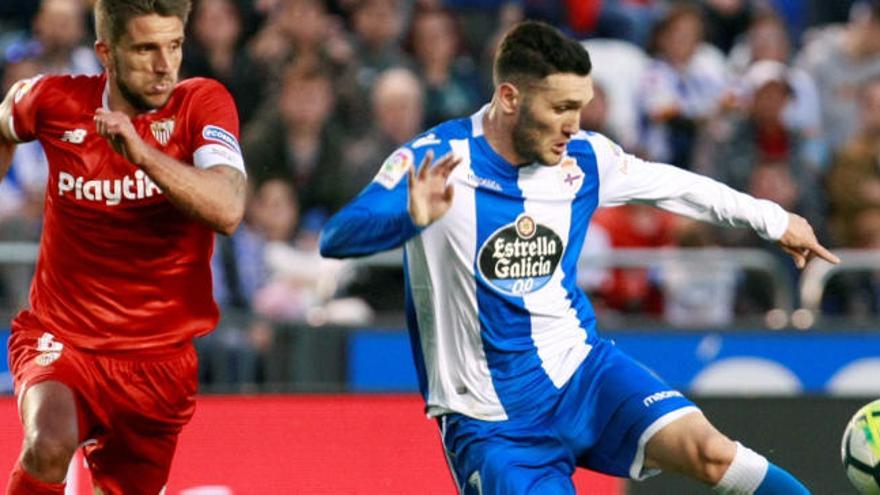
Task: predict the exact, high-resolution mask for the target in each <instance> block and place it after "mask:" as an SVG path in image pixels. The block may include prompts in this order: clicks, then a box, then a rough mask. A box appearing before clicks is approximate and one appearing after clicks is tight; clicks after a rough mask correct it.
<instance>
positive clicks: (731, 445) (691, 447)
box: [645, 412, 810, 495]
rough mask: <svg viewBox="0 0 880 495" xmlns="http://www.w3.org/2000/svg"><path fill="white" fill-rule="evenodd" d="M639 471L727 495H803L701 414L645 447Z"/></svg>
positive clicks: (775, 468)
mask: <svg viewBox="0 0 880 495" xmlns="http://www.w3.org/2000/svg"><path fill="white" fill-rule="evenodd" d="M645 467H647V468H659V469H662V470H664V471H672V472H677V473H681V474H684V475H687V476H690V477H692V478H695V479H698V480H700V481H702V482H703V483H706V484H707V485H710V486H712V487H713V489H714V490H715V491H716V492H718V493H723V494H727V495H750V494H754V493H761V494H762V495H808V494H809V493H810V492H809V491H808V490H807V489H806V487H804V486H803V485H802V484H801V482H800V481H798V480H797V479H796V478H794V477H793V476H792V475H791V474H789V473H788V472H787V471H785V470H784V469H782V468H780V467H778V466H776V465H775V464H773V463H771V462H769V461H768V460H767V459H766V458H764V457H763V456H761V455H760V454H757V453H756V452H754V451H752V450H750V449H748V448H746V447H745V446H743V445H742V444H739V443H737V442H733V441H732V440H730V439H729V438H727V437H726V436H724V435H723V434H722V433H721V432H719V431H718V430H717V429H715V427H714V426H712V424H711V423H709V421H708V420H707V419H706V417H705V416H703V414H702V413H699V412H695V413H693V414H688V415H686V416H683V417H681V418H680V419H678V420H676V421H673V422H672V423H670V424H669V425H667V426H666V427H664V428H663V429H661V430H660V431H659V432H657V433H656V434H655V435H654V436H653V437H652V438H651V439H650V440H649V441H648V444H647V445H646V446H645Z"/></svg>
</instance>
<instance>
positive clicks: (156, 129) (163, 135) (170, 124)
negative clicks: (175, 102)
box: [150, 119, 174, 146]
mask: <svg viewBox="0 0 880 495" xmlns="http://www.w3.org/2000/svg"><path fill="white" fill-rule="evenodd" d="M150 132H152V133H153V137H154V138H156V141H158V142H159V144H161V145H162V146H165V145H166V144H168V140H169V139H171V134H173V133H174V119H163V120H157V121H156V122H153V123H152V124H150Z"/></svg>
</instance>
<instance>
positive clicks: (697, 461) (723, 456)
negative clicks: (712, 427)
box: [692, 433, 736, 485]
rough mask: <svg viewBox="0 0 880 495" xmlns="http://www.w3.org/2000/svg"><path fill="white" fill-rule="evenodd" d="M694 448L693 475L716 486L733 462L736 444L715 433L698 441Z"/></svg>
mask: <svg viewBox="0 0 880 495" xmlns="http://www.w3.org/2000/svg"><path fill="white" fill-rule="evenodd" d="M695 447H696V448H695V449H694V452H695V456H694V459H693V460H694V463H693V466H692V468H693V475H694V476H695V477H696V478H698V479H699V480H700V481H703V482H704V483H707V484H709V485H715V484H717V483H718V482H719V481H720V480H721V477H722V476H724V473H725V472H726V471H727V468H728V467H730V463H731V462H733V457H734V455H736V444H735V443H733V442H732V441H731V440H730V439H729V438H727V437H725V436H724V435H722V434H720V433H716V434H712V435H706V436H705V437H703V438H700V439H698V440H697V441H696V446H695Z"/></svg>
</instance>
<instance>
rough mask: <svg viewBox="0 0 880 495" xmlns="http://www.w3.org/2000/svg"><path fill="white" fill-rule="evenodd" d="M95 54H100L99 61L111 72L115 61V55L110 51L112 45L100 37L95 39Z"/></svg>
mask: <svg viewBox="0 0 880 495" xmlns="http://www.w3.org/2000/svg"><path fill="white" fill-rule="evenodd" d="M95 55H97V56H98V61H100V62H101V65H102V66H104V70H106V71H108V72H109V71H110V65H111V64H112V62H113V56H112V54H111V53H110V45H108V44H107V42H106V41H103V40H100V39H99V40H97V41H95Z"/></svg>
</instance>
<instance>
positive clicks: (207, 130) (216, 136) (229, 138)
mask: <svg viewBox="0 0 880 495" xmlns="http://www.w3.org/2000/svg"><path fill="white" fill-rule="evenodd" d="M202 137H203V138H205V139H206V140H208V141H214V142H215V143H220V144H223V145H225V146H226V147H228V148H229V149H231V150H232V151H234V152H236V153H238V154H241V148H240V147H239V146H238V139H235V136H233V135H232V134H231V133H229V132H227V131H226V130H224V129H222V128H220V127H217V126H216V125H206V126H205V127H203V128H202Z"/></svg>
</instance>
